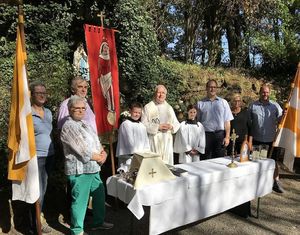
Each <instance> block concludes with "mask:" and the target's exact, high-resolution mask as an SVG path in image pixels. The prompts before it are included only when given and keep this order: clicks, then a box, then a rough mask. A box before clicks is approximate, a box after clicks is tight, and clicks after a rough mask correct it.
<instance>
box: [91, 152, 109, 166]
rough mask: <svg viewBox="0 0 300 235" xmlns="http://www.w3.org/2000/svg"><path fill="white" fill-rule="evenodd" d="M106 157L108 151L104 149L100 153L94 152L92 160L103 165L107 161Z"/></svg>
mask: <svg viewBox="0 0 300 235" xmlns="http://www.w3.org/2000/svg"><path fill="white" fill-rule="evenodd" d="M106 158H107V153H106V152H105V151H104V150H102V151H101V152H100V153H94V154H93V157H92V160H94V161H96V162H98V163H99V164H100V165H102V164H103V163H104V162H105V161H106Z"/></svg>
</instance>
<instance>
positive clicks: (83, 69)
mask: <svg viewBox="0 0 300 235" xmlns="http://www.w3.org/2000/svg"><path fill="white" fill-rule="evenodd" d="M73 67H74V72H75V76H81V77H82V78H83V79H85V80H86V81H89V80H90V70H89V63H88V57H87V54H86V52H85V51H84V47H83V44H82V43H79V45H78V47H77V49H76V51H75V52H74V58H73Z"/></svg>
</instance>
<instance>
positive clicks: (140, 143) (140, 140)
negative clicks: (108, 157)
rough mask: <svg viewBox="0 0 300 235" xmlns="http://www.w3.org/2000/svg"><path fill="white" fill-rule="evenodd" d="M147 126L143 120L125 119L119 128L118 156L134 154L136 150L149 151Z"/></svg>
mask: <svg viewBox="0 0 300 235" xmlns="http://www.w3.org/2000/svg"><path fill="white" fill-rule="evenodd" d="M149 150H150V145H149V139H148V136H147V131H146V127H145V126H144V124H143V123H141V122H133V121H131V120H125V121H124V122H122V124H121V126H120V128H119V134H118V144H117V152H116V156H117V157H119V156H122V155H132V154H134V153H135V152H144V151H149Z"/></svg>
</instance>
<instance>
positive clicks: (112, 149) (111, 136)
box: [109, 130, 116, 175]
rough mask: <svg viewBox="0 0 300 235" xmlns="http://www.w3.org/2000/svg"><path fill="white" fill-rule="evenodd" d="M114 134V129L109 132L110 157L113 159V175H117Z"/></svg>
mask: <svg viewBox="0 0 300 235" xmlns="http://www.w3.org/2000/svg"><path fill="white" fill-rule="evenodd" d="M113 135H114V131H113V130H112V131H111V132H110V133H109V152H110V159H111V171H112V175H115V174H116V170H115V158H114V148H113Z"/></svg>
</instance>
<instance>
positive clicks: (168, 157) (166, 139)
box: [142, 85, 180, 165]
mask: <svg viewBox="0 0 300 235" xmlns="http://www.w3.org/2000/svg"><path fill="white" fill-rule="evenodd" d="M166 97H167V89H166V87H165V86H164V85H158V86H156V88H155V93H154V100H153V101H151V102H149V103H148V104H146V105H145V107H144V112H143V114H142V122H143V123H144V124H145V126H146V128H147V133H148V137H149V141H150V149H151V151H152V152H155V153H158V154H160V155H161V157H162V160H163V161H164V162H165V163H167V164H169V165H173V164H174V159H173V136H172V135H173V134H175V133H176V132H177V131H178V129H179V127H180V123H179V122H178V120H177V118H176V115H175V112H174V110H173V108H172V107H171V105H169V104H168V103H167V101H166Z"/></svg>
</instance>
